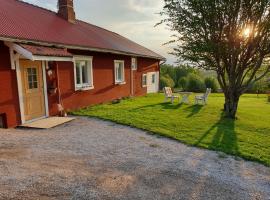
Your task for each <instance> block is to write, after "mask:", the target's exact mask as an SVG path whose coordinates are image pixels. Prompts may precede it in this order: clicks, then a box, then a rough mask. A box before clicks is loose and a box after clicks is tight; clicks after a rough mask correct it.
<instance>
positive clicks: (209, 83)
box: [204, 77, 218, 92]
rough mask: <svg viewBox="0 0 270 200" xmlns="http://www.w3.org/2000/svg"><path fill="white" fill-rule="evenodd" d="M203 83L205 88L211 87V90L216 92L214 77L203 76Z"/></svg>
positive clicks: (216, 86)
mask: <svg viewBox="0 0 270 200" xmlns="http://www.w3.org/2000/svg"><path fill="white" fill-rule="evenodd" d="M204 84H205V87H206V88H211V89H212V91H213V92H217V90H218V84H217V81H216V79H215V78H212V77H207V78H205V79H204Z"/></svg>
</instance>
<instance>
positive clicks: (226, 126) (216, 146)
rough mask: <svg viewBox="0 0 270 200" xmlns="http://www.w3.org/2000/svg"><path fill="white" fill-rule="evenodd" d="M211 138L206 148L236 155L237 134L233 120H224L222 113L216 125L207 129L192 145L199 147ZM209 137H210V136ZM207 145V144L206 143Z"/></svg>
mask: <svg viewBox="0 0 270 200" xmlns="http://www.w3.org/2000/svg"><path fill="white" fill-rule="evenodd" d="M210 135H213V136H212V140H211V141H210V143H209V145H208V148H209V149H212V150H220V151H223V152H225V153H229V154H232V155H237V154H238V144H237V134H236V131H235V120H233V119H229V118H225V117H224V113H222V114H221V116H220V119H219V121H218V122H217V123H215V124H214V125H213V126H211V127H210V128H209V130H207V131H206V132H205V133H204V134H203V135H202V136H201V137H200V139H199V140H198V141H197V142H196V143H194V145H195V146H199V145H200V143H202V141H203V140H204V139H206V138H207V137H208V136H210ZM210 137H211V136H210ZM206 144H208V142H206Z"/></svg>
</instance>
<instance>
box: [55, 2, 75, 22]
mask: <svg viewBox="0 0 270 200" xmlns="http://www.w3.org/2000/svg"><path fill="white" fill-rule="evenodd" d="M58 15H59V16H60V17H62V18H64V19H65V20H67V21H69V22H70V23H73V24H74V23H75V20H76V17H75V12H74V7H73V0H58Z"/></svg>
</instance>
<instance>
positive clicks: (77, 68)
mask: <svg viewBox="0 0 270 200" xmlns="http://www.w3.org/2000/svg"><path fill="white" fill-rule="evenodd" d="M76 83H77V84H78V85H79V84H81V67H80V63H79V62H76Z"/></svg>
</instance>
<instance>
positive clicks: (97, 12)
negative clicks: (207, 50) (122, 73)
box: [24, 0, 176, 63]
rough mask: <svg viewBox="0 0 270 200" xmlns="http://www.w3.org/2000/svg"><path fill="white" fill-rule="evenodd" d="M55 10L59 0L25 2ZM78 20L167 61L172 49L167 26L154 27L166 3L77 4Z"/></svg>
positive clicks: (80, 0)
mask: <svg viewBox="0 0 270 200" xmlns="http://www.w3.org/2000/svg"><path fill="white" fill-rule="evenodd" d="M24 1H26V2H29V3H32V4H36V5H38V6H41V7H45V8H48V9H51V10H54V11H56V10H57V8H56V7H57V0H24ZM74 4H75V5H74V6H75V12H76V17H77V18H78V19H81V20H84V21H87V22H89V23H92V24H95V25H98V26H101V27H103V28H106V29H109V30H111V31H114V32H117V33H119V34H121V35H123V36H125V37H127V38H129V39H131V40H133V41H135V42H137V43H139V44H141V45H143V46H145V47H147V48H149V49H151V50H153V51H155V52H157V53H159V54H161V55H163V56H164V57H166V58H167V62H168V63H174V62H175V60H176V59H175V57H174V56H171V55H169V54H168V52H171V51H172V45H166V46H164V45H162V44H164V43H166V42H168V41H169V40H170V35H171V32H170V31H168V30H167V29H166V27H165V26H159V27H154V25H155V24H156V23H158V22H159V21H160V20H161V17H160V16H159V15H158V14H157V13H158V12H160V11H161V10H162V7H163V0H74Z"/></svg>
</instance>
